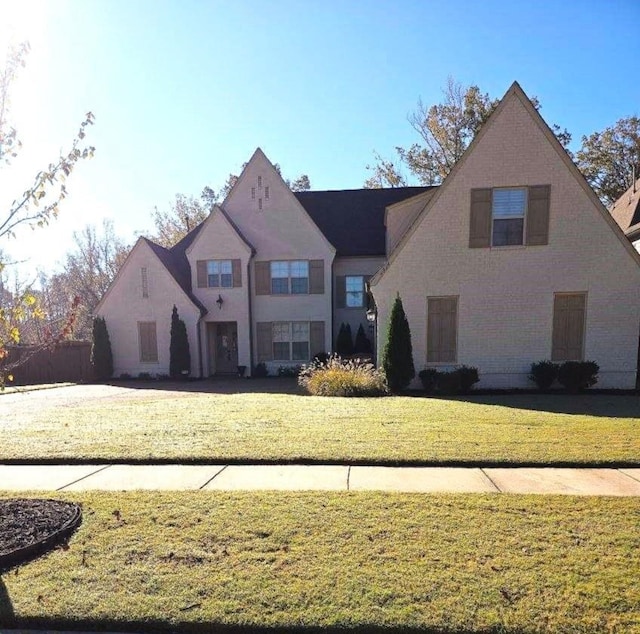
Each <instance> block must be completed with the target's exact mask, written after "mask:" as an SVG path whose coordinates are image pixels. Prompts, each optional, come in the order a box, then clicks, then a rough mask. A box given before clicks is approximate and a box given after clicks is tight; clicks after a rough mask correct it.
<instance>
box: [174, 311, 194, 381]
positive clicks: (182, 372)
mask: <svg viewBox="0 0 640 634" xmlns="http://www.w3.org/2000/svg"><path fill="white" fill-rule="evenodd" d="M190 371H191V353H190V352H189V338H188V337H187V327H186V326H185V324H184V321H182V319H180V317H179V315H178V309H177V308H176V306H175V305H174V307H173V311H172V312H171V343H170V344H169V374H170V375H171V378H173V379H181V378H186V377H187V376H188V374H189V373H190Z"/></svg>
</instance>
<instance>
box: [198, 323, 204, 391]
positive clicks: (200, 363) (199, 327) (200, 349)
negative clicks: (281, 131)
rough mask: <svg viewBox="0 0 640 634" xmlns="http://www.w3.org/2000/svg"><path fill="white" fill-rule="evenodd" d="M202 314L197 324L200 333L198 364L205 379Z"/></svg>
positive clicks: (201, 375)
mask: <svg viewBox="0 0 640 634" xmlns="http://www.w3.org/2000/svg"><path fill="white" fill-rule="evenodd" d="M199 312H200V317H198V322H197V324H196V330H197V332H198V364H199V366H200V378H201V379H203V378H204V367H203V365H202V319H203V318H204V315H203V314H202V311H199Z"/></svg>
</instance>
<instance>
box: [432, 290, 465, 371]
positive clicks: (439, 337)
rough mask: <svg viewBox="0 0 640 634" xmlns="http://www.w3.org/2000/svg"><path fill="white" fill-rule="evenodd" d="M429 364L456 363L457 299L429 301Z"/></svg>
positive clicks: (444, 298) (438, 298)
mask: <svg viewBox="0 0 640 634" xmlns="http://www.w3.org/2000/svg"><path fill="white" fill-rule="evenodd" d="M427 313H428V314H427V362H429V363H438V362H455V360H456V356H457V326H458V299H457V297H432V298H428V300H427Z"/></svg>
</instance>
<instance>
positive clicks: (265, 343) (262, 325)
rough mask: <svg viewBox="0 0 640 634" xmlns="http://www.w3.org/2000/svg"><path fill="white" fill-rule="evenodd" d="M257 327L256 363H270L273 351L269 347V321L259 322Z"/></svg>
mask: <svg viewBox="0 0 640 634" xmlns="http://www.w3.org/2000/svg"><path fill="white" fill-rule="evenodd" d="M257 327H258V363H263V362H265V361H271V359H272V358H273V350H272V346H271V340H272V334H271V333H272V328H271V322H270V321H259V322H258V324H257Z"/></svg>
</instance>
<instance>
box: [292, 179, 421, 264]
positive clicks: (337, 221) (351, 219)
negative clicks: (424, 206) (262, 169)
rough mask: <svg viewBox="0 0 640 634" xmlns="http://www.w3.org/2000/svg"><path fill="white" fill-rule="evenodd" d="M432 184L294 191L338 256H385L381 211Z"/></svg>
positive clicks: (382, 213)
mask: <svg viewBox="0 0 640 634" xmlns="http://www.w3.org/2000/svg"><path fill="white" fill-rule="evenodd" d="M429 189H432V187H392V188H387V189H345V190H339V191H310V192H294V196H295V197H296V198H297V199H298V201H299V202H300V204H301V205H302V206H303V207H304V208H305V209H306V211H307V213H308V214H309V215H310V216H311V218H312V220H313V221H314V222H315V223H316V224H317V225H318V227H319V229H320V231H322V233H324V235H325V237H326V238H327V240H329V242H331V244H332V245H333V246H334V247H335V248H336V251H337V253H336V255H339V256H364V255H385V227H384V212H385V208H386V207H388V206H389V205H394V204H395V203H399V202H400V201H402V200H405V199H407V198H411V197H412V196H417V195H418V194H422V193H423V192H426V191H428V190H429Z"/></svg>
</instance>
